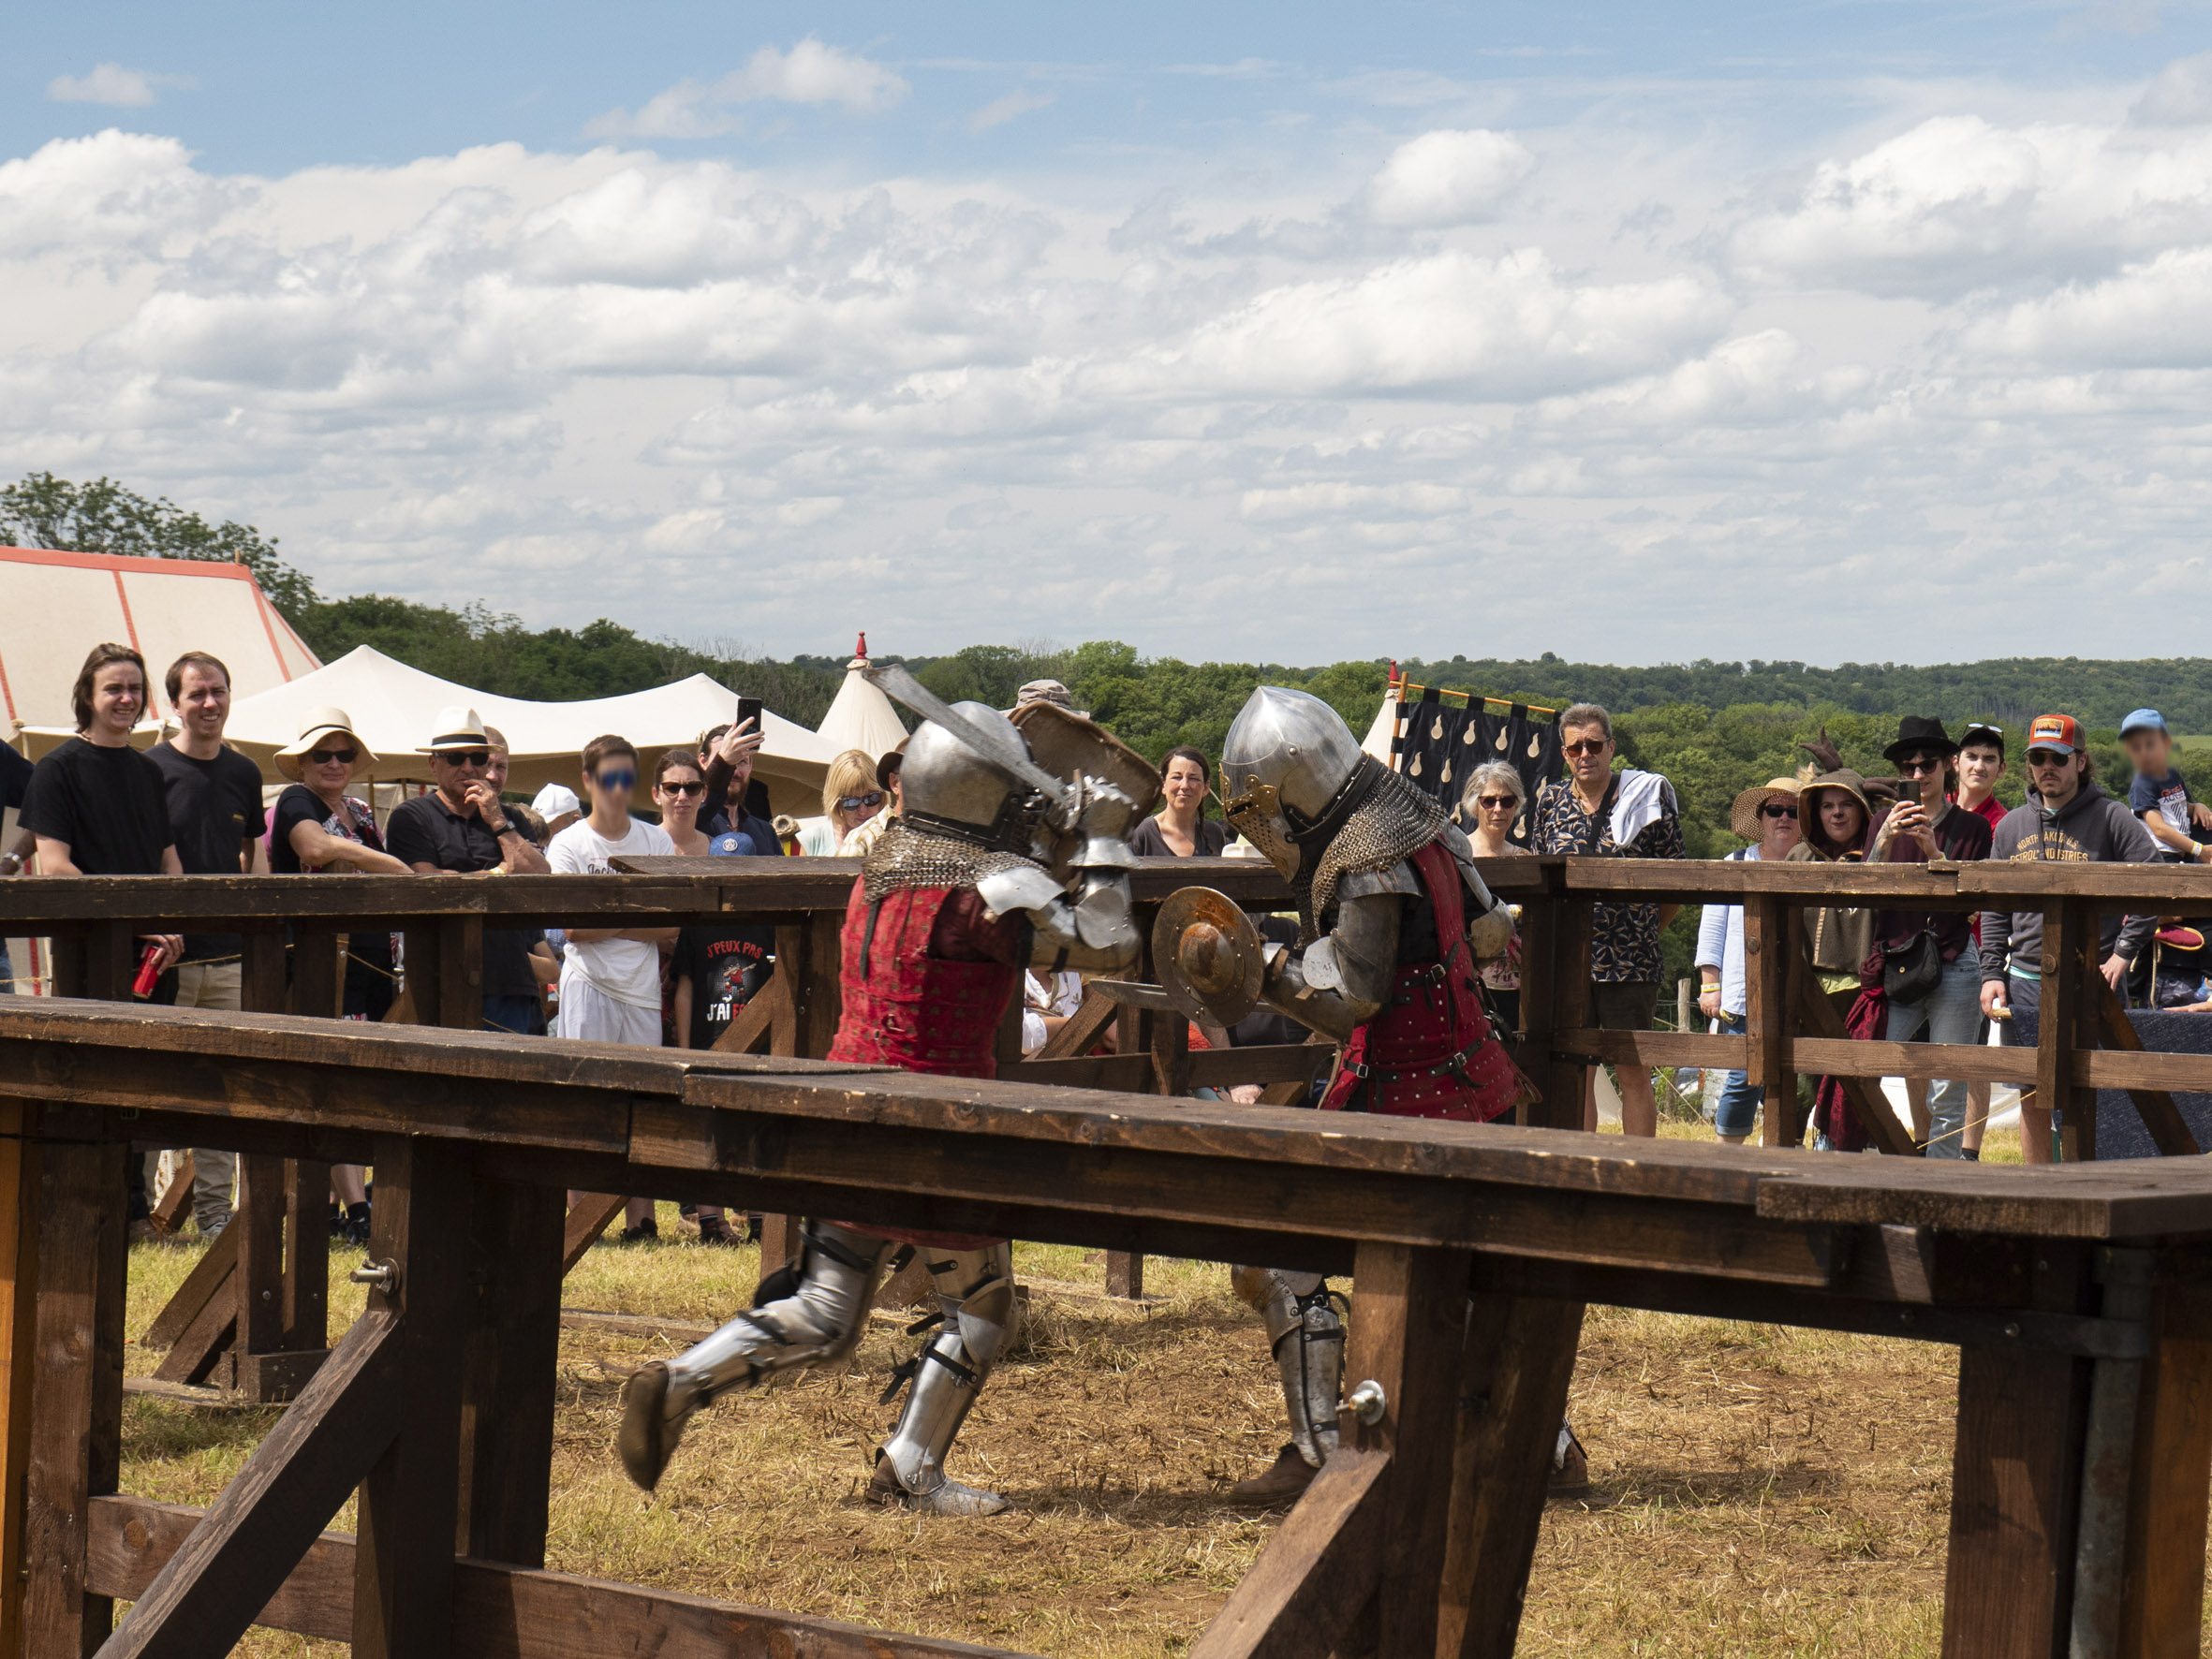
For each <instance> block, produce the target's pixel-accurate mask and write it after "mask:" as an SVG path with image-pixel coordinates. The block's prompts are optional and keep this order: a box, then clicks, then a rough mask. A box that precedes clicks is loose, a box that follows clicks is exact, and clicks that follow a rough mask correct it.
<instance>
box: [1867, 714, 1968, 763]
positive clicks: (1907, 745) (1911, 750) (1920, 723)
mask: <svg viewBox="0 0 2212 1659" xmlns="http://www.w3.org/2000/svg"><path fill="white" fill-rule="evenodd" d="M1957 753H1958V745H1957V744H1956V743H1954V742H1953V741H1951V734H1950V733H1949V732H1947V731H1945V730H1944V729H1943V723H1942V722H1941V721H1940V720H1938V719H1936V718H1935V717H1934V716H1932V715H1928V714H1908V715H1906V716H1905V718H1904V719H1902V720H1900V721H1898V722H1897V741H1895V742H1894V743H1892V744H1891V745H1890V746H1889V747H1888V748H1886V749H1884V750H1883V751H1882V752H1881V757H1882V758H1883V759H1884V760H1886V761H1888V762H1889V763H1890V764H1891V765H1892V766H1896V765H1899V764H1901V763H1902V761H1903V760H1904V757H1905V756H1908V755H1955V754H1957Z"/></svg>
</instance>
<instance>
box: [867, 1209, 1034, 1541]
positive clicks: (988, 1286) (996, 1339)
mask: <svg viewBox="0 0 2212 1659" xmlns="http://www.w3.org/2000/svg"><path fill="white" fill-rule="evenodd" d="M929 1270H930V1274H931V1277H932V1278H933V1279H934V1280H935V1281H936V1290H937V1304H938V1307H939V1309H940V1310H941V1315H942V1318H943V1324H942V1325H941V1326H940V1327H939V1328H938V1329H937V1332H936V1336H935V1337H934V1338H933V1339H932V1340H931V1342H930V1343H929V1345H928V1346H927V1347H925V1348H924V1349H922V1353H921V1355H920V1357H919V1358H917V1359H916V1360H915V1361H914V1362H913V1369H912V1371H911V1373H910V1374H911V1376H912V1378H913V1381H912V1385H911V1387H909V1389H908V1391H907V1406H906V1409H905V1410H904V1411H903V1412H901V1413H900V1414H899V1423H898V1427H897V1428H896V1429H895V1430H893V1431H892V1436H891V1438H890V1440H888V1441H887V1442H885V1443H884V1446H883V1449H882V1451H881V1453H880V1454H879V1456H878V1458H877V1464H876V1478H875V1481H874V1484H873V1487H872V1492H873V1495H874V1496H875V1497H877V1499H878V1500H879V1501H882V1502H887V1503H897V1504H904V1505H907V1507H909V1508H913V1509H919V1510H922V1511H924V1512H926V1513H929V1514H936V1515H961V1516H979V1515H995V1514H997V1513H998V1512H999V1511H1001V1510H1003V1509H1006V1508H1009V1507H1010V1505H1009V1504H1008V1502H1007V1500H1006V1499H1004V1498H1002V1497H1000V1496H999V1495H998V1494H997V1493H996V1492H991V1491H983V1490H980V1489H978V1488H975V1487H970V1486H963V1485H962V1484H961V1483H960V1482H959V1481H957V1480H953V1479H951V1478H949V1477H948V1476H947V1475H946V1474H945V1457H946V1454H947V1453H948V1452H950V1451H951V1447H952V1440H953V1437H954V1436H955V1435H957V1434H958V1433H959V1432H960V1425H961V1424H962V1423H963V1422H965V1421H966V1418H967V1413H968V1408H969V1407H970V1406H972V1405H974V1404H975V1402H976V1396H977V1395H978V1394H979V1393H981V1391H982V1387H983V1379H984V1378H985V1377H987V1376H989V1375H990V1373H991V1367H992V1365H993V1363H994V1362H995V1360H996V1359H997V1358H998V1350H999V1349H1000V1347H1001V1346H1003V1345H1004V1343H1005V1342H1006V1329H1007V1324H1008V1321H1009V1320H1010V1318H1011V1317H1012V1315H1013V1307H1014V1282H1013V1254H1012V1251H1011V1249H1010V1247H1009V1246H1008V1245H1005V1244H995V1245H993V1246H992V1247H991V1248H989V1249H987V1250H953V1251H933V1252H930V1253H929Z"/></svg>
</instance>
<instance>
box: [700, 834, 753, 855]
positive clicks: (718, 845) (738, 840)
mask: <svg viewBox="0 0 2212 1659" xmlns="http://www.w3.org/2000/svg"><path fill="white" fill-rule="evenodd" d="M752 850H753V844H752V842H751V840H750V839H749V838H748V837H745V836H743V835H740V834H738V833H737V831H736V830H734V829H726V830H724V831H723V832H722V833H721V834H719V835H717V836H715V839H714V840H712V841H710V842H708V843H707V851H708V852H710V853H713V854H714V855H715V857H716V858H721V859H727V858H730V856H731V855H733V854H738V853H749V852H751V851H752Z"/></svg>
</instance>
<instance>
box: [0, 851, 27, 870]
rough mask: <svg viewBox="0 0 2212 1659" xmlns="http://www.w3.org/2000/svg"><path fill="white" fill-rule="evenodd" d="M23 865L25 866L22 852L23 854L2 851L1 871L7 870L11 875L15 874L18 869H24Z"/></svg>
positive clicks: (0, 859) (0, 856)
mask: <svg viewBox="0 0 2212 1659" xmlns="http://www.w3.org/2000/svg"><path fill="white" fill-rule="evenodd" d="M22 867H23V856H22V854H21V853H0V871H6V872H7V874H9V875H13V874H16V873H17V872H18V871H20V870H22Z"/></svg>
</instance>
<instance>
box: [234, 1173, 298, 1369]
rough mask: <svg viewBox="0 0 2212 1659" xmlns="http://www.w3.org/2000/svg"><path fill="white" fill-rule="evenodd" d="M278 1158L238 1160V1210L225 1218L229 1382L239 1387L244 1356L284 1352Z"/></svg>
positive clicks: (282, 1215)
mask: <svg viewBox="0 0 2212 1659" xmlns="http://www.w3.org/2000/svg"><path fill="white" fill-rule="evenodd" d="M284 1163H285V1161H284V1160H283V1159H282V1158H268V1157H250V1156H242V1157H241V1158H240V1159H239V1160H238V1186H239V1192H238V1205H237V1209H236V1210H235V1211H234V1212H233V1214H232V1215H231V1218H230V1225H231V1226H233V1227H235V1228H237V1229H238V1266H237V1270H235V1271H234V1272H233V1273H232V1274H231V1275H230V1285H231V1289H232V1293H233V1296H234V1297H235V1301H234V1303H233V1306H234V1307H235V1308H236V1310H237V1324H236V1325H235V1326H234V1327H233V1329H232V1332H231V1343H230V1353H231V1357H232V1363H231V1367H230V1370H231V1378H232V1380H233V1381H234V1382H235V1383H236V1384H237V1385H239V1386H241V1387H243V1385H244V1384H245V1382H246V1377H245V1375H244V1371H245V1368H244V1367H243V1366H242V1365H240V1364H238V1363H237V1361H238V1360H239V1359H240V1358H243V1356H245V1355H247V1354H274V1353H277V1352H280V1351H281V1350H282V1349H283V1347H284V1335H283V1332H284V1309H283V1307H282V1306H281V1305H280V1304H279V1300H278V1298H279V1295H280V1293H281V1291H282V1289H283V1286H284V1236H285V1210H286V1205H285V1192H284Z"/></svg>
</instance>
